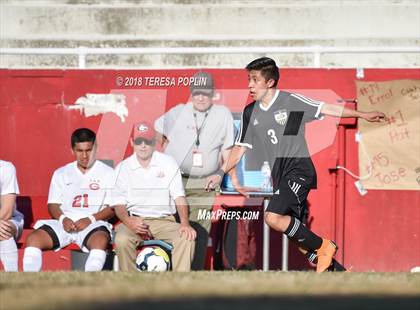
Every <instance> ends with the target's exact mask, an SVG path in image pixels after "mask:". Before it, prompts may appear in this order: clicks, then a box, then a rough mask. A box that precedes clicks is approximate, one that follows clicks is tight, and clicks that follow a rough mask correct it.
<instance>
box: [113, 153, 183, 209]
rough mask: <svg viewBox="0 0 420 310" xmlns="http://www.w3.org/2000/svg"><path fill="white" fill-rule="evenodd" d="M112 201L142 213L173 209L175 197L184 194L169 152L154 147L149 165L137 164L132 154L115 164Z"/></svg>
mask: <svg viewBox="0 0 420 310" xmlns="http://www.w3.org/2000/svg"><path fill="white" fill-rule="evenodd" d="M115 174H116V175H115V179H116V184H115V187H114V191H113V193H114V194H113V204H114V205H125V206H126V208H127V211H129V212H130V213H132V214H136V215H140V216H144V217H161V216H166V215H171V214H174V213H175V212H176V207H175V199H176V198H178V197H181V196H185V192H184V188H183V185H182V178H181V173H180V170H179V167H178V165H177V163H176V162H175V160H174V159H173V158H172V157H170V156H169V155H166V154H163V153H161V152H158V151H154V152H153V154H152V158H151V160H150V163H149V166H148V167H147V168H144V167H142V166H141V165H140V163H139V162H138V160H137V157H136V155H135V154H133V155H131V156H130V157H128V158H127V159H125V160H124V161H122V162H121V163H120V164H119V165H118V166H117V167H116V168H115Z"/></svg>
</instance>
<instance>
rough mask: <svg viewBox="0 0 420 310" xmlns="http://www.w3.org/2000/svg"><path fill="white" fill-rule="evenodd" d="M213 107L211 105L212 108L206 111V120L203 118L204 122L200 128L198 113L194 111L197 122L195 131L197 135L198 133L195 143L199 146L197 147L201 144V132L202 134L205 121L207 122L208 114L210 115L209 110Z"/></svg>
mask: <svg viewBox="0 0 420 310" xmlns="http://www.w3.org/2000/svg"><path fill="white" fill-rule="evenodd" d="M211 107H212V106H210V108H209V109H208V110H207V111H206V114H204V120H203V123H202V124H201V126H200V128H198V124H197V113H195V112H194V113H193V115H194V122H195V132H196V135H197V138H196V139H195V145H196V146H197V148H198V146H199V145H200V134H201V130H202V129H203V127H204V123H205V122H206V119H207V115H209V112H210V109H211Z"/></svg>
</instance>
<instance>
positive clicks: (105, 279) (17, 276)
mask: <svg viewBox="0 0 420 310" xmlns="http://www.w3.org/2000/svg"><path fill="white" fill-rule="evenodd" d="M166 307H168V308H169V309H174V308H175V309H178V308H180V309H181V308H182V309H186V308H187V309H241V310H244V309H255V310H256V309H260V308H266V309H287V308H293V309H303V308H305V309H306V308H308V307H309V308H310V309H356V310H359V309H367V308H369V309H380V310H383V309H394V307H397V308H398V309H401V310H406V309H419V308H420V275H419V274H409V273H325V274H316V273H314V272H287V273H284V272H274V271H273V272H261V271H253V272H246V271H241V272H191V273H174V272H167V273H160V274H159V273H131V274H130V273H122V272H119V273H115V272H100V273H83V272H42V273H0V309H1V310H3V309H4V310H6V309H7V310H8V309H125V310H127V309H164V308H166Z"/></svg>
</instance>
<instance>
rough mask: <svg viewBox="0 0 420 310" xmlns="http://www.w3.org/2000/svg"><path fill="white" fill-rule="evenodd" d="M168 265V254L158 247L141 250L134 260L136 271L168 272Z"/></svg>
mask: <svg viewBox="0 0 420 310" xmlns="http://www.w3.org/2000/svg"><path fill="white" fill-rule="evenodd" d="M170 264H171V263H170V260H169V256H168V254H167V253H166V252H165V251H164V250H163V249H162V248H160V247H158V246H150V247H145V248H143V249H142V250H141V251H140V252H139V254H138V255H137V258H136V267H137V270H138V271H168V270H169V267H170Z"/></svg>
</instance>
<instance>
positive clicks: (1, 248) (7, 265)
mask: <svg viewBox="0 0 420 310" xmlns="http://www.w3.org/2000/svg"><path fill="white" fill-rule="evenodd" d="M0 260H1V262H2V263H3V266H4V270H5V271H18V251H17V246H16V241H15V239H14V238H13V237H12V238H9V239H7V240H2V241H0Z"/></svg>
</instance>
